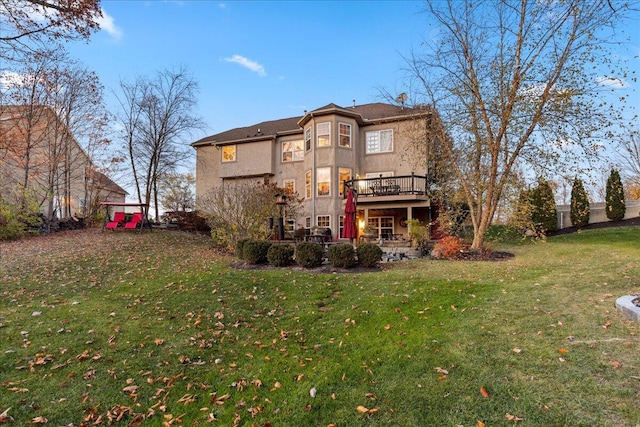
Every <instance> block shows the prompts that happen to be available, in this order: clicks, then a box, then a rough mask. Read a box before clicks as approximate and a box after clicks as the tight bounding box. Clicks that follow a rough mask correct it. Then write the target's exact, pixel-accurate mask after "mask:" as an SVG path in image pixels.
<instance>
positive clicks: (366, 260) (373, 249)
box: [356, 243, 382, 267]
mask: <svg viewBox="0 0 640 427" xmlns="http://www.w3.org/2000/svg"><path fill="white" fill-rule="evenodd" d="M356 254H357V256H358V263H359V264H360V265H361V266H363V267H375V266H377V265H378V263H379V262H380V260H381V259H382V249H380V247H379V246H378V245H374V244H373V243H361V244H360V245H358V247H357V248H356Z"/></svg>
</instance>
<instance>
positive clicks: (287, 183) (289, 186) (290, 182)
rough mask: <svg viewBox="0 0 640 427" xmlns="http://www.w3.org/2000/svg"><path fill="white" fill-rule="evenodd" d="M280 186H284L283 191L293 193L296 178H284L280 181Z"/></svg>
mask: <svg viewBox="0 0 640 427" xmlns="http://www.w3.org/2000/svg"><path fill="white" fill-rule="evenodd" d="M282 188H284V191H285V193H287V194H293V193H295V192H296V180H295V179H285V180H283V181H282Z"/></svg>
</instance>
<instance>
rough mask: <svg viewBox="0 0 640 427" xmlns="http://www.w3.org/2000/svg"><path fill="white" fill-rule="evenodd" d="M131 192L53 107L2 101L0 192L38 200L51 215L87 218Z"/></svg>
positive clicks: (13, 198)
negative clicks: (97, 160) (91, 154)
mask: <svg viewBox="0 0 640 427" xmlns="http://www.w3.org/2000/svg"><path fill="white" fill-rule="evenodd" d="M126 194H127V193H126V191H125V190H124V189H123V188H122V187H120V186H119V185H117V184H116V183H115V182H113V181H112V180H111V179H109V178H108V177H107V176H106V175H104V174H103V173H101V172H100V171H98V170H97V168H96V166H95V165H94V164H93V162H92V161H91V158H90V157H89V156H88V155H87V154H86V152H85V151H84V150H83V149H82V147H81V146H80V144H79V143H78V142H77V141H76V139H75V138H74V137H73V135H71V132H70V131H69V129H67V127H66V126H65V125H64V123H62V121H61V120H60V118H59V117H58V116H57V114H56V113H55V111H54V110H53V109H52V108H51V107H48V106H37V105H36V106H0V197H2V199H3V200H4V201H5V202H7V203H11V204H19V203H22V202H24V201H27V202H30V203H31V202H35V203H36V204H37V205H38V206H39V208H40V211H41V213H42V214H44V215H45V217H46V218H48V219H52V218H54V217H58V218H64V217H71V216H80V217H85V216H87V215H88V214H90V213H92V212H95V210H96V208H97V206H99V203H100V202H103V201H113V202H120V201H122V202H124V200H125V196H126Z"/></svg>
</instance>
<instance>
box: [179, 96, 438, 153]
mask: <svg viewBox="0 0 640 427" xmlns="http://www.w3.org/2000/svg"><path fill="white" fill-rule="evenodd" d="M339 110H343V111H344V113H345V114H355V115H357V116H360V117H361V118H362V121H363V122H368V121H375V120H381V119H386V118H391V117H402V116H411V115H415V114H424V113H427V112H429V111H430V108H429V107H428V106H421V107H412V108H410V107H403V106H400V105H392V104H385V103H381V102H376V103H372V104H364V105H356V106H353V107H340V106H338V105H336V104H333V103H331V104H328V105H325V106H324V107H320V108H317V109H315V110H313V111H310V112H308V113H307V114H306V115H309V114H311V115H313V114H314V113H322V112H324V111H327V112H330V111H332V112H339ZM306 115H305V116H298V117H289V118H286V119H278V120H270V121H266V122H261V123H257V124H254V125H251V126H246V127H240V128H235V129H231V130H228V131H225V132H221V133H218V134H215V135H211V136H207V137H204V138H202V139H200V140H198V141H196V142H194V143H193V144H191V145H202V144H208V143H212V144H213V143H224V142H232V141H242V140H252V139H259V138H275V137H276V136H278V135H280V134H283V133H290V132H296V131H302V128H301V127H300V125H299V122H300V121H301V120H302V119H303V118H304V117H306Z"/></svg>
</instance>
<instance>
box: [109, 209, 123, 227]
mask: <svg viewBox="0 0 640 427" xmlns="http://www.w3.org/2000/svg"><path fill="white" fill-rule="evenodd" d="M122 224H124V212H115V213H114V214H113V221H110V222H108V223H107V227H106V228H107V230H115V229H116V228H118V226H120V225H122Z"/></svg>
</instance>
